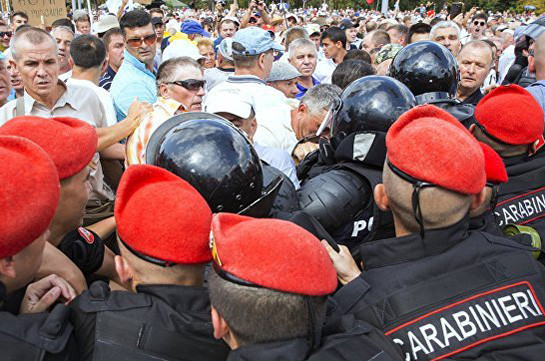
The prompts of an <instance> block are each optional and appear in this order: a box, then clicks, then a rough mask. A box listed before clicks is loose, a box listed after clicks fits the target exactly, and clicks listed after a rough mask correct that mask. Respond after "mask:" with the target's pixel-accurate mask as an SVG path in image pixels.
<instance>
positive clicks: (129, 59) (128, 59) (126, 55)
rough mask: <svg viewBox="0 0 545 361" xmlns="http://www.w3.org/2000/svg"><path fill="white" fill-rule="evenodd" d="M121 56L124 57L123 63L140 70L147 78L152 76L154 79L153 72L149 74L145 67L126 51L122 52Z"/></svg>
mask: <svg viewBox="0 0 545 361" xmlns="http://www.w3.org/2000/svg"><path fill="white" fill-rule="evenodd" d="M123 56H124V58H123V59H124V60H123V62H124V63H125V62H126V63H129V64H130V65H132V66H134V67H135V68H136V69H138V70H140V71H141V72H143V73H146V74H147V75H149V76H152V77H154V78H155V75H154V74H153V72H151V71H150V70H149V69H148V68H147V67H146V64H144V63H142V62H141V61H140V60H138V59H136V58H135V57H134V56H132V55H131V53H129V52H128V51H127V49H125V50H124V51H123Z"/></svg>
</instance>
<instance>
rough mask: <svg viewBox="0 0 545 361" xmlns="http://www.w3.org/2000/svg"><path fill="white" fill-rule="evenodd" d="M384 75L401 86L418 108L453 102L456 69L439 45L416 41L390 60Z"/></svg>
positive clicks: (447, 52)
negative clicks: (434, 103) (407, 89)
mask: <svg viewBox="0 0 545 361" xmlns="http://www.w3.org/2000/svg"><path fill="white" fill-rule="evenodd" d="M388 75H390V76H391V77H392V78H395V79H397V80H399V81H400V82H402V83H403V84H405V85H406V86H407V87H408V88H409V89H410V90H411V91H412V92H413V94H414V96H415V97H416V101H417V103H418V104H424V103H429V102H430V101H433V100H437V99H450V98H452V99H453V98H456V91H457V89H458V79H459V76H458V65H457V63H456V59H455V58H454V55H452V53H451V52H450V51H449V50H448V49H447V48H445V47H444V46H443V45H441V44H438V43H435V42H432V41H419V42H416V43H413V44H410V45H407V46H406V47H404V48H403V49H401V50H400V51H399V52H398V53H397V54H396V56H395V57H394V60H393V61H392V64H391V65H390V69H389V74H388Z"/></svg>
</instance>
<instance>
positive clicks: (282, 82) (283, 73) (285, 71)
mask: <svg viewBox="0 0 545 361" xmlns="http://www.w3.org/2000/svg"><path fill="white" fill-rule="evenodd" d="M300 76H301V73H299V71H298V70H297V69H296V68H295V67H294V66H293V65H291V64H290V63H286V62H283V61H277V62H275V63H274V64H273V66H272V69H271V74H270V75H269V77H268V78H267V85H269V86H272V87H273V88H275V89H276V90H278V91H279V92H281V93H282V94H284V96H285V97H286V98H288V99H294V98H295V96H296V95H297V94H298V93H299V89H298V88H297V81H298V79H299V77H300Z"/></svg>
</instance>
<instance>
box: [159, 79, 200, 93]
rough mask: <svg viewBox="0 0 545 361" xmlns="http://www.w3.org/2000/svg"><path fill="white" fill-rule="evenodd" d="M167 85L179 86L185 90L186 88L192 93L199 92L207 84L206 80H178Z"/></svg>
mask: <svg viewBox="0 0 545 361" xmlns="http://www.w3.org/2000/svg"><path fill="white" fill-rule="evenodd" d="M167 84H174V85H178V86H181V87H183V88H186V89H187V90H190V91H196V90H199V89H200V88H204V85H205V84H206V80H197V79H187V80H176V81H171V82H169V83H167Z"/></svg>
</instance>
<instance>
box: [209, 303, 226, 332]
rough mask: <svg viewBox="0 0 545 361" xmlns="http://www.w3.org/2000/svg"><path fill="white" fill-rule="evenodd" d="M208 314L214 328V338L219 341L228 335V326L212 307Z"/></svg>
mask: <svg viewBox="0 0 545 361" xmlns="http://www.w3.org/2000/svg"><path fill="white" fill-rule="evenodd" d="M210 313H211V315H212V325H213V326H214V338H216V339H218V340H221V339H222V338H224V337H225V336H227V335H228V334H229V325H228V324H227V322H225V320H224V319H223V317H221V315H220V314H219V312H218V310H216V309H215V308H214V307H211V310H210Z"/></svg>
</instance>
